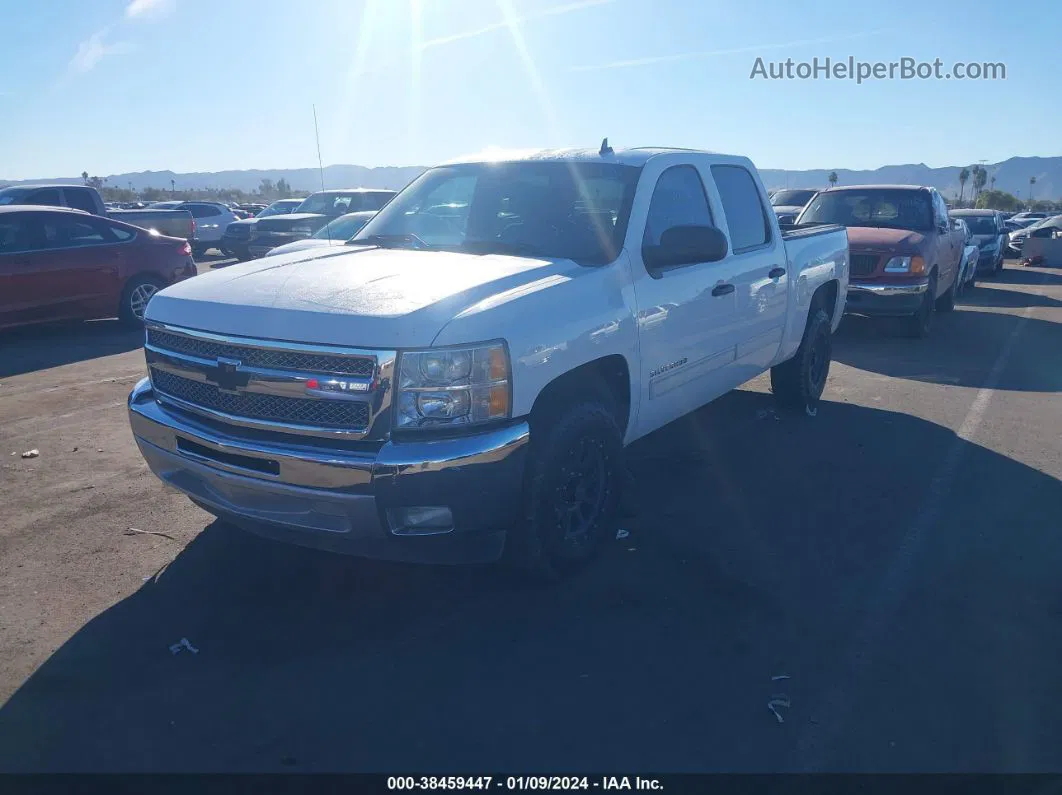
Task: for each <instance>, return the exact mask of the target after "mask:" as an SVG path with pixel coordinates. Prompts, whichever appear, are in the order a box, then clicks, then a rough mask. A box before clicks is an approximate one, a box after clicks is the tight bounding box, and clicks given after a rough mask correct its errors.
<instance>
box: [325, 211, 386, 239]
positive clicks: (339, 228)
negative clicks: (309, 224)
mask: <svg viewBox="0 0 1062 795" xmlns="http://www.w3.org/2000/svg"><path fill="white" fill-rule="evenodd" d="M372 216H373V213H349V214H347V215H342V216H340V217H339V218H336V219H335V220H334V221H329V222H328V223H327V224H325V225H324V226H323V227H321V228H320V229H318V230H317V231H316V232H314V234H313V237H316V238H317V239H318V240H347V239H348V238H351V237H353V236H354V234H355V233H356V232H357V231H358V230H359V229H361V228H362V227H363V226H365V224H366V223H367V222H368V220H369V219H370V218H372Z"/></svg>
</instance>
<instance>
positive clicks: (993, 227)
mask: <svg viewBox="0 0 1062 795" xmlns="http://www.w3.org/2000/svg"><path fill="white" fill-rule="evenodd" d="M949 215H950V216H951V217H952V218H961V219H962V220H963V221H964V222H965V224H964V225H965V226H966V227H967V228H968V230H969V232H970V233H971V235H972V236H973V237H972V240H973V243H974V245H976V246H977V248H978V257H977V269H978V270H981V271H985V272H987V273H991V274H994V275H997V276H998V275H999V274H1000V273H1002V272H1003V258H1004V257H1005V256H1006V253H1007V232H1006V228H1005V227H1004V221H1003V216H1002V214H1001V213H1000V212H999V211H998V210H952V211H951V212H950V213H949ZM967 242H969V239H968V240H967Z"/></svg>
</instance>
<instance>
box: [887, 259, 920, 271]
mask: <svg viewBox="0 0 1062 795" xmlns="http://www.w3.org/2000/svg"><path fill="white" fill-rule="evenodd" d="M925 269H926V262H925V260H924V259H922V258H921V257H893V258H892V259H890V260H889V261H888V262H886V263H885V272H886V273H922V272H923V271H925Z"/></svg>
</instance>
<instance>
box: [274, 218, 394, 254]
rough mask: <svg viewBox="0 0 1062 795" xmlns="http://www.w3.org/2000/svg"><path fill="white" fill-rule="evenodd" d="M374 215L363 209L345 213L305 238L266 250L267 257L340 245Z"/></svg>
mask: <svg viewBox="0 0 1062 795" xmlns="http://www.w3.org/2000/svg"><path fill="white" fill-rule="evenodd" d="M374 215H376V213H375V211H373V210H363V211H361V212H356V213H347V214H346V215H341V216H339V217H338V218H336V219H334V220H331V221H329V222H328V223H327V224H325V225H324V226H322V227H321V228H320V229H318V230H317V231H316V232H314V233H313V234H312V235H310V236H309V237H308V238H306V239H305V240H296V241H295V242H294V243H285V244H284V245H283V246H277V247H276V248H274V249H272V250H270V251H268V252H266V256H267V257H271V256H273V255H274V254H291V253H292V252H293V251H305V250H306V249H311V248H329V247H331V246H342V245H343V244H344V243H346V242H347V241H348V240H350V238H352V237H354V235H355V234H357V232H358V230H360V229H361V228H362V227H363V226H365V224H367V223H368V222H369V219H370V218H372V217H373V216H374Z"/></svg>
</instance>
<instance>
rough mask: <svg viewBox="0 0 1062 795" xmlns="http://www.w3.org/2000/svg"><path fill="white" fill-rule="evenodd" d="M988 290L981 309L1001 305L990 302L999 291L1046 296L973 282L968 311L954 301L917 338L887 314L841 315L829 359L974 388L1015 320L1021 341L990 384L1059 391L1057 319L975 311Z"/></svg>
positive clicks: (1061, 330)
mask: <svg viewBox="0 0 1062 795" xmlns="http://www.w3.org/2000/svg"><path fill="white" fill-rule="evenodd" d="M989 292H991V294H992V295H991V297H989V298H986V299H984V300H985V303H984V304H980V305H981V306H985V307H988V306H992V305H996V306H1004V305H1006V304H991V303H990V302H991V301H993V300H1000V299H999V296H1001V295H1004V294H1008V295H1016V296H1017V295H1020V296H1021V299H1020V300H1023V301H1024V300H1028V301H1037V300H1048V299H1041V297H1040V296H1035V295H1026V294H1024V293H1021V294H1019V293H1016V292H1009V293H1008V291H1005V290H991V291H989V290H988V289H987V288H986V289H982V288H980V287H978V288H976V289H975V290H974V291H973V292H972V293H971V294H970V296H969V300H970V302H971V304H970V306H969V308H967V307H963V306H962V305H961V304H960V308H959V309H958V310H957V311H955V312H950V313H937V314H936V316H935V317H934V318H933V327H932V329H931V331H930V335H929V337H928V338H927V339H924V340H915V339H908V338H906V337H904V336H902V335H901V334H900V333H899V332H898V331H897V328H896V324H895V323H893V322H892V320H891V319H890V318H868V317H863V316H860V315H846V316H845V319H844V321H843V323H842V324H841V327H840V329H839V330H838V332H837V334H836V336H835V337H834V344H833V358H834V360H835V361H838V362H843V363H844V364H847V365H850V366H852V367H857V368H859V369H860V370H866V371H869V372H874V373H880V374H882V375H888V376H893V377H896V378H907V379H910V380H913V381H925V382H929V383H936V384H945V385H948V384H953V385H957V386H969V387H977V388H980V387H981V386H983V385H984V383H985V380H986V379H987V377H988V374H989V372H990V371H991V369H992V366H993V364H994V362H995V360H996V357H997V356H998V355H999V353H1000V351H1002V349H1003V346H1004V345H1005V344H1006V342H1007V339H1008V338H1009V337H1010V334H1011V333H1012V332H1013V331H1014V329H1015V328H1017V326H1018V324H1019V323H1022V324H1024V327H1023V328H1022V331H1021V338H1020V340H1019V343H1018V344H1017V345H1015V346H1014V347H1013V348H1012V349H1011V354H1010V359H1009V362H1008V364H1007V366H1006V368H1004V370H1003V372H1002V373H1000V375H999V380H998V383H996V388H997V389H1009V390H1015V391H1030V392H1059V391H1062V367H1059V366H1058V365H1057V362H1058V358H1059V351H1062V324H1060V323H1054V322H1052V321H1048V320H1039V319H1037V318H1026V319H1022V318H1021V317H1020V316H1018V315H1015V314H1010V313H1003V312H991V311H984V312H979V311H976V307H977V306H978V305H979V303H978V302H980V301H981V300H982V295H983V294H988V293H989ZM963 300H964V301H965V300H966V299H965V297H964V299H963ZM1003 300H1007V299H1003ZM1018 305H1019V306H1020V305H1024V304H1018ZM1036 305H1037V306H1039V305H1040V304H1036Z"/></svg>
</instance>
